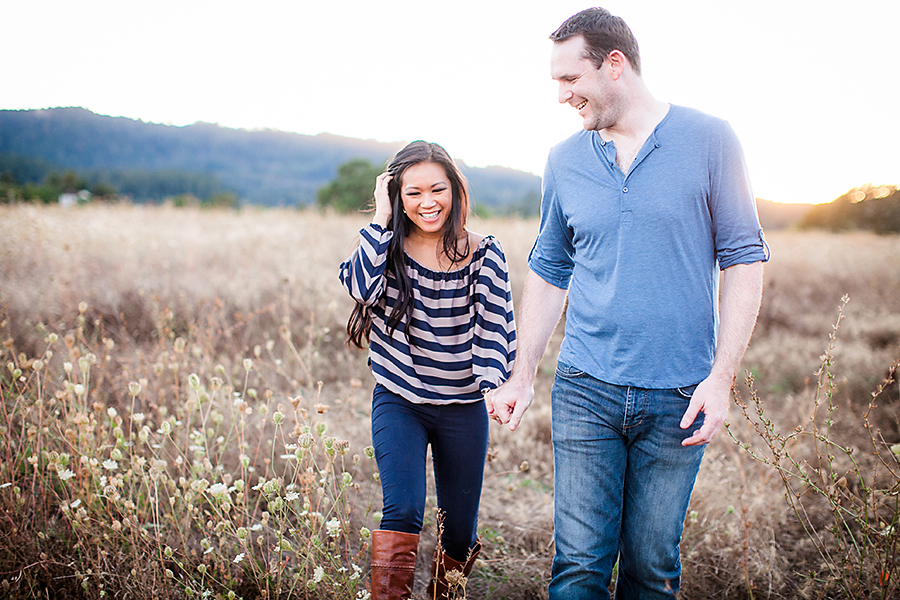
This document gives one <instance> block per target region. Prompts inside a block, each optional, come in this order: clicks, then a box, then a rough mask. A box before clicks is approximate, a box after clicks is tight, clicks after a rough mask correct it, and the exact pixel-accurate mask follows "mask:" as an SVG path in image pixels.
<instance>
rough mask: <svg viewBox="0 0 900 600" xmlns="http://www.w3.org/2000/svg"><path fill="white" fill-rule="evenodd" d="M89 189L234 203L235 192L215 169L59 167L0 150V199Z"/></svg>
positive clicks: (51, 197)
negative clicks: (214, 171) (226, 184)
mask: <svg viewBox="0 0 900 600" xmlns="http://www.w3.org/2000/svg"><path fill="white" fill-rule="evenodd" d="M81 190H87V191H88V192H90V195H91V197H92V198H93V199H94V200H100V201H107V202H109V201H117V200H119V199H120V197H125V198H128V199H130V200H132V201H136V202H148V201H156V202H160V201H163V200H165V199H175V203H176V204H181V205H189V204H197V205H201V206H202V205H210V206H230V207H237V206H238V204H239V201H238V197H237V195H236V194H235V193H234V191H232V190H229V189H227V188H226V187H225V185H224V184H223V183H222V182H221V181H219V179H218V178H217V177H216V176H215V175H210V174H207V173H188V172H185V171H178V170H158V171H151V170H144V169H93V170H90V171H87V172H82V173H78V172H76V171H73V170H71V169H66V170H61V169H59V168H58V167H56V166H55V165H53V164H52V163H50V162H48V161H46V160H44V159H42V158H33V157H27V156H17V155H15V154H0V202H3V203H8V202H14V201H19V202H43V203H51V202H57V201H58V199H59V196H60V195H61V194H63V193H76V192H79V191H81Z"/></svg>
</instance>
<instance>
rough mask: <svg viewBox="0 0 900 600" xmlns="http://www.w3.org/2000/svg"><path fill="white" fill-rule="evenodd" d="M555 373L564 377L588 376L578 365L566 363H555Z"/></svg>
mask: <svg viewBox="0 0 900 600" xmlns="http://www.w3.org/2000/svg"><path fill="white" fill-rule="evenodd" d="M556 374H557V376H559V377H562V378H564V379H578V378H579V377H587V376H588V374H587V373H585V372H584V371H582V370H581V369H579V368H578V367H573V366H572V365H567V364H565V363H557V364H556Z"/></svg>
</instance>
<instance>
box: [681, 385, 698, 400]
mask: <svg viewBox="0 0 900 600" xmlns="http://www.w3.org/2000/svg"><path fill="white" fill-rule="evenodd" d="M698 385H699V384H694V385H688V386H685V387H680V388H675V391H676V392H678V395H679V396H681V397H682V398H684V399H685V400H690V399H691V397H692V396H693V395H694V390H696V389H697V386H698Z"/></svg>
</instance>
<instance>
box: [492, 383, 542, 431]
mask: <svg viewBox="0 0 900 600" xmlns="http://www.w3.org/2000/svg"><path fill="white" fill-rule="evenodd" d="M533 399H534V387H533V386H532V385H531V383H530V382H519V381H518V380H516V379H513V378H510V380H509V381H507V382H506V383H504V384H503V385H501V386H500V387H498V388H496V389H494V390H491V391H489V392H488V393H487V394H485V396H484V403H485V405H486V406H487V412H488V417H490V418H491V419H493V420H494V421H497V422H498V423H500V424H501V425H503V424H505V423H509V430H510V431H515V430H516V428H517V427H518V426H519V423H520V422H521V421H522V415H524V414H525V411H526V410H527V409H528V407H529V406H531V401H532V400H533Z"/></svg>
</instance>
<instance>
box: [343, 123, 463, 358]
mask: <svg viewBox="0 0 900 600" xmlns="http://www.w3.org/2000/svg"><path fill="white" fill-rule="evenodd" d="M423 162H430V163H434V164H436V165H440V166H441V167H443V168H444V172H445V173H446V174H447V179H448V180H449V181H450V189H451V191H452V193H453V202H452V203H451V206H450V216H449V217H448V218H447V220H446V221H445V222H444V227H443V230H442V231H441V242H440V243H441V249H442V251H443V252H442V253H443V255H444V256H446V257H447V258H449V259H450V262H451V263H453V264H455V263H458V262H461V261H463V260H465V259H466V257H467V256H468V255H469V250H470V249H469V242H468V236H467V235H466V233H465V232H466V220H467V218H468V215H469V192H468V188H467V186H466V179H465V177H463V175H462V173H460V172H459V169H458V168H457V167H456V165H455V164H454V163H453V159H452V158H450V155H449V154H447V151H446V150H444V149H443V148H442V147H441V146H439V145H438V144H431V143H429V142H423V141H416V142H412V143H411V144H409V145H408V146H406V147H405V148H403V149H402V150H400V152H398V153H397V154H396V155H395V156H394V158H393V159H392V160H391V162H390V164H388V167H387V171H388V173H390V174H391V180H390V182H388V196H389V197H390V199H391V222H390V223H388V229H389V230H391V231H393V232H394V236H393V237H392V238H391V241H390V245H389V246H388V257H387V268H386V270H387V276H388V277H393V278H395V279H396V280H397V287H398V288H399V290H400V293H399V297H398V298H397V301H396V303H395V304H394V306H393V308H392V309H391V314H390V316H389V317H388V320H387V325H388V332H389V333H390V334H391V335H393V332H394V330H396V329H397V327H398V326H399V325H400V323H402V322H403V321H404V317H405V321H406V324H407V327H408V326H409V323H410V321H411V319H412V313H413V304H414V302H413V291H412V282H410V280H409V276H408V275H407V274H406V264H405V262H404V257H405V254H404V252H403V243H404V241H405V240H406V236H407V235H408V234H409V231H410V229H411V222H410V220H409V217H407V216H406V214H405V213H404V212H403V199H402V197H401V195H400V189H401V186H402V184H403V174H404V173H405V172H406V170H407V169H408V168H410V167H412V166H414V165H417V164H419V163H423ZM464 235H465V237H466V243H465V244H464V245H463V246H462V248H460V244H459V240H460V238H462V237H463V236H464ZM385 289H387V288H385ZM371 332H372V309H371V308H370V307H368V306H365V305H364V304H360V303H357V304H356V306H355V307H354V308H353V312H352V313H351V314H350V320H349V321H347V337H348V341H349V343H351V344H353V345H354V346H356V347H357V348H365V347H366V345H368V343H369V337H370V335H371ZM406 339H407V341H409V330H408V329H407V331H406Z"/></svg>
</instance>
